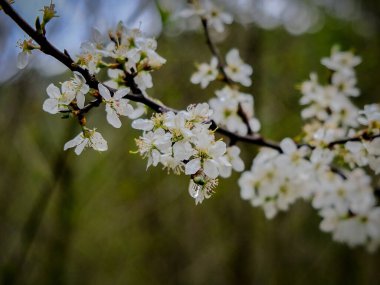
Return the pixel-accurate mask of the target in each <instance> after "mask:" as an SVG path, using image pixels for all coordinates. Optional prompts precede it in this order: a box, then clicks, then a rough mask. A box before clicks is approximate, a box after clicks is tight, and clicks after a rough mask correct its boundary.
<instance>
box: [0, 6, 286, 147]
mask: <svg viewBox="0 0 380 285" xmlns="http://www.w3.org/2000/svg"><path fill="white" fill-rule="evenodd" d="M0 6H1V7H3V10H4V12H5V13H6V14H7V15H8V16H9V17H10V18H11V19H12V20H13V21H14V22H15V23H16V24H17V25H18V26H19V27H20V28H21V29H22V30H24V31H25V32H26V33H27V34H28V35H29V36H30V37H31V38H32V39H34V40H35V41H36V42H37V43H38V44H39V45H40V50H41V51H42V52H43V53H45V54H47V55H50V56H52V57H53V58H55V59H56V60H58V61H60V62H61V63H63V64H64V65H65V66H67V68H69V69H70V70H71V71H73V72H74V71H77V72H79V73H80V74H81V75H82V76H83V77H84V78H85V80H86V82H87V84H88V85H89V86H90V87H91V88H93V89H96V90H98V85H99V83H100V82H99V81H98V80H97V79H96V78H95V76H93V75H91V74H90V73H89V71H88V70H87V69H84V68H82V67H80V66H79V65H78V64H76V63H75V62H74V61H73V60H72V58H71V57H70V55H69V54H68V52H67V51H66V50H65V51H64V52H61V51H59V50H58V49H57V48H56V47H55V46H53V45H52V44H51V43H50V42H49V41H48V40H47V38H46V37H45V35H43V34H39V33H38V32H37V31H36V30H35V29H33V28H32V27H31V26H30V25H29V24H28V23H27V22H26V21H25V20H24V19H23V18H22V17H21V16H20V15H19V14H18V13H17V12H16V11H15V10H14V9H13V8H12V7H11V6H10V5H9V4H8V2H7V1H6V0H0ZM207 34H208V33H207ZM210 43H211V45H212V42H211V41H210ZM221 67H222V69H223V66H221ZM226 78H228V77H227V76H226ZM107 88H108V89H109V90H110V91H111V93H112V94H113V93H115V92H116V90H115V89H114V88H110V87H108V86H107ZM135 92H136V93H132V92H130V93H129V94H127V95H125V96H124V98H126V99H129V100H131V101H134V102H139V103H142V104H144V105H146V106H148V107H149V108H151V109H152V110H154V111H155V112H158V113H164V112H168V111H174V112H177V111H176V110H174V109H172V108H170V107H167V106H165V105H163V104H160V103H157V102H156V101H154V100H153V99H151V98H149V97H147V96H145V95H143V94H142V92H141V90H140V89H138V88H135ZM101 103H102V98H101V97H100V96H98V97H97V98H96V99H95V100H93V101H91V102H89V103H88V104H87V105H86V106H85V107H84V108H82V109H80V110H78V113H77V115H78V116H83V115H84V114H86V113H88V112H89V111H90V110H91V109H92V108H94V107H98V106H100V104H101ZM64 112H69V111H64ZM211 127H212V128H213V129H215V130H216V132H218V133H220V134H222V135H225V136H227V137H229V138H230V139H231V140H232V141H235V142H236V141H241V142H246V143H251V144H255V145H258V146H265V147H269V148H273V149H276V150H279V151H280V150H281V149H280V147H279V146H278V144H276V143H274V142H271V141H270V140H267V139H264V138H263V137H261V136H259V135H252V136H241V135H238V134H235V133H233V132H230V131H228V130H227V129H225V128H222V127H218V126H217V125H216V124H215V122H212V125H211Z"/></svg>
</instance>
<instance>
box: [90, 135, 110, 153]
mask: <svg viewBox="0 0 380 285" xmlns="http://www.w3.org/2000/svg"><path fill="white" fill-rule="evenodd" d="M91 143H92V148H93V149H94V150H97V151H106V150H107V149H108V144H107V141H106V140H105V139H104V138H103V136H102V135H101V134H100V133H98V132H95V133H94V134H93V135H92V136H91Z"/></svg>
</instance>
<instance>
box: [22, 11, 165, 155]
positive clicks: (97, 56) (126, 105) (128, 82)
mask: <svg viewBox="0 0 380 285" xmlns="http://www.w3.org/2000/svg"><path fill="white" fill-rule="evenodd" d="M53 8H54V7H53ZM26 43H27V44H24V46H25V48H24V49H25V50H26V52H27V51H29V50H28V49H27V48H26V47H29V46H31V42H29V41H28V42H26ZM156 47H157V43H156V41H155V40H154V39H151V38H146V37H144V36H143V34H142V33H141V31H140V30H138V29H128V28H126V27H125V26H124V25H123V24H122V23H119V24H118V26H117V28H116V31H110V32H109V37H108V40H106V37H104V36H103V35H101V34H100V32H99V31H97V30H94V41H92V42H90V41H89V42H85V43H83V44H82V46H81V49H82V53H81V54H80V55H79V56H78V60H77V64H79V65H80V66H81V67H83V68H86V69H87V70H88V71H89V73H90V74H95V73H98V72H100V70H101V69H103V68H106V70H107V74H108V76H109V80H108V81H106V82H105V83H104V84H98V86H97V88H96V89H91V88H90V87H89V85H88V84H87V82H86V80H85V78H84V77H83V75H82V74H81V73H79V72H77V71H75V72H74V73H73V78H71V79H70V80H67V81H65V82H63V83H62V84H61V87H60V88H59V87H57V86H56V85H54V84H50V85H49V86H48V88H47V90H46V91H47V94H48V96H49V98H48V99H46V100H45V102H44V103H43V110H44V111H46V112H48V113H51V114H57V113H66V114H71V115H73V116H77V117H78V119H79V121H80V123H81V125H82V132H81V133H80V134H79V135H78V136H77V137H75V138H74V139H73V140H71V141H69V142H68V143H66V144H65V146H64V149H65V150H66V149H68V148H73V147H75V153H76V154H78V155H79V154H80V153H81V152H82V151H83V149H84V148H85V147H90V148H93V149H95V150H98V151H105V150H107V143H106V141H105V140H104V139H103V137H102V136H101V134H100V133H98V132H96V131H95V129H93V130H91V129H88V128H87V127H86V126H85V125H86V120H85V119H84V118H83V113H82V111H83V110H84V109H85V107H86V100H87V102H89V101H88V100H89V97H90V96H92V97H93V98H95V99H96V100H98V101H99V103H104V105H105V111H106V113H107V116H106V118H107V121H108V123H109V124H111V125H112V126H113V127H115V128H120V127H121V124H122V123H121V120H120V117H121V116H126V117H129V118H130V119H137V118H138V117H140V116H141V115H143V114H144V113H145V106H144V105H143V104H140V103H137V104H136V103H133V104H134V105H132V102H130V101H129V100H128V99H126V98H125V97H126V96H127V95H128V94H130V93H131V91H136V90H137V92H140V94H142V93H144V94H146V93H145V89H146V88H149V87H152V86H153V84H152V78H151V74H150V73H151V72H152V71H153V70H155V69H158V68H159V67H160V66H161V65H162V64H164V63H165V61H166V60H165V59H164V58H162V57H161V56H159V55H158V54H157V53H156V51H155V50H156ZM23 57H24V56H23Z"/></svg>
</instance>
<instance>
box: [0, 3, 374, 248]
mask: <svg viewBox="0 0 380 285" xmlns="http://www.w3.org/2000/svg"><path fill="white" fill-rule="evenodd" d="M0 5H1V6H2V8H3V9H4V12H5V13H7V14H8V15H9V16H10V17H11V18H12V19H13V20H14V21H15V22H16V23H17V24H18V25H20V27H21V28H22V29H24V30H25V31H26V32H27V33H28V35H29V36H30V37H31V38H32V39H34V40H35V41H36V43H37V44H39V45H41V50H42V51H43V52H45V53H47V54H50V55H52V56H53V57H55V58H56V59H58V60H59V61H61V62H62V63H64V64H65V65H66V66H67V67H68V68H69V69H70V70H72V71H73V72H77V73H74V77H73V78H72V79H70V80H69V81H66V82H64V83H62V85H61V88H58V87H57V86H55V85H52V84H51V85H49V87H48V89H47V93H48V95H49V98H48V99H47V100H45V102H44V107H43V108H44V109H46V111H48V112H50V113H54V114H55V113H58V112H71V113H72V114H73V115H74V116H77V117H78V119H79V121H80V123H81V126H82V132H81V133H80V134H78V135H77V136H76V137H75V138H74V139H72V140H70V141H69V142H67V143H66V144H65V146H64V149H65V150H66V149H68V148H75V150H74V151H75V153H77V154H78V155H79V154H80V153H81V152H82V151H83V150H84V149H85V148H93V149H95V150H97V151H105V150H107V148H108V146H107V142H106V141H105V140H104V138H103V137H102V135H101V134H100V133H98V132H97V131H96V129H95V128H93V129H89V128H87V127H86V124H85V123H86V120H85V117H84V114H86V113H87V112H89V111H90V110H91V109H92V108H93V107H97V106H100V105H101V104H102V103H104V104H105V105H106V111H107V113H109V112H112V114H111V116H112V117H113V119H111V121H112V123H113V124H115V122H116V121H117V120H120V119H119V116H120V115H124V114H128V115H127V116H128V117H130V118H133V119H135V118H137V117H138V116H139V115H141V114H142V112H141V111H140V110H141V109H140V110H138V108H136V109H134V110H133V112H132V113H130V111H131V109H130V108H129V107H128V106H127V104H129V102H126V101H123V100H124V99H131V100H132V99H133V100H134V101H136V102H139V103H143V104H145V105H147V106H149V107H151V108H152V109H153V110H154V111H156V112H158V113H156V114H154V115H153V116H152V117H151V119H138V120H135V121H134V122H133V123H132V125H133V127H134V128H136V129H140V130H142V131H143V134H142V136H140V137H139V138H138V139H136V143H137V145H138V152H139V153H140V154H141V155H142V156H143V157H145V158H148V167H149V166H151V165H153V166H157V165H158V164H161V165H162V166H163V168H166V169H167V170H168V171H173V172H174V173H176V174H181V173H184V174H186V175H188V176H189V177H190V185H189V193H190V195H191V196H192V197H193V198H194V199H195V202H196V203H201V202H202V201H203V200H204V199H207V198H209V197H210V196H211V195H212V194H213V193H214V192H215V187H216V185H217V184H218V178H219V177H228V176H229V175H231V170H232V169H234V170H236V171H242V170H243V169H244V164H243V162H242V160H241V159H240V157H239V153H240V149H239V148H238V147H237V146H235V145H232V146H230V147H227V145H226V144H225V143H224V142H223V141H220V140H217V139H216V137H215V134H214V133H215V132H216V131H218V132H220V133H221V134H224V135H226V136H228V137H229V138H231V141H232V144H233V143H235V142H236V141H244V142H249V143H253V144H256V145H260V146H266V147H269V148H270V150H267V149H261V150H260V152H259V155H258V156H257V157H256V158H255V159H254V162H253V166H252V169H251V171H247V172H244V173H243V175H242V177H241V179H240V180H239V184H240V186H241V195H242V198H243V199H247V200H250V201H251V202H252V204H253V205H255V206H262V207H263V208H264V211H265V214H266V216H267V217H268V218H271V217H274V216H275V215H276V214H277V213H278V212H279V211H283V210H287V209H288V208H289V207H290V205H291V204H293V203H294V202H295V201H297V200H298V199H305V200H307V201H310V202H311V204H312V206H313V207H314V208H315V209H316V210H317V211H318V212H319V214H320V215H321V217H322V222H321V226H320V227H321V229H322V230H323V231H327V232H331V233H332V235H333V238H334V239H335V240H337V241H340V242H345V243H347V244H349V245H350V246H357V245H366V246H367V247H368V248H369V249H371V250H372V249H374V248H376V246H379V245H380V233H379V231H380V230H379V229H380V226H379V224H380V223H379V219H380V210H379V208H380V207H379V205H378V201H377V199H376V197H375V196H374V189H373V185H374V183H375V182H374V181H372V179H371V175H376V174H378V173H379V165H380V159H379V157H380V154H379V151H378V149H379V144H380V139H379V126H380V121H379V117H380V115H379V107H378V105H375V104H374V105H368V106H366V107H365V108H364V110H362V111H359V110H358V109H357V108H356V107H355V106H354V105H353V104H352V103H351V101H350V98H351V97H356V96H358V95H359V94H360V92H359V90H358V89H357V88H356V78H355V72H354V70H353V68H354V67H355V66H356V65H357V64H359V63H360V61H361V60H360V58H358V57H357V56H355V55H353V54H350V53H347V52H340V51H336V50H333V52H332V55H331V57H330V58H327V59H325V60H322V64H324V65H325V66H326V67H328V68H329V69H330V70H331V71H332V76H331V82H330V83H329V84H328V85H326V86H322V85H320V84H319V83H318V80H317V78H316V76H314V75H312V76H311V80H310V81H309V82H307V83H305V84H304V85H302V88H301V90H302V93H303V95H304V98H303V99H302V102H301V103H302V104H304V105H307V107H306V108H310V110H308V111H304V113H303V117H304V119H306V120H307V124H306V126H305V135H304V136H303V137H301V138H300V140H299V141H298V142H299V144H296V142H295V141H293V140H291V139H290V138H287V139H284V140H282V141H281V143H280V144H276V143H271V142H268V141H267V140H265V139H264V138H262V137H261V136H259V135H258V134H253V133H252V132H251V131H250V130H249V129H250V128H251V127H252V128H253V126H251V125H250V123H249V119H251V118H253V108H251V106H252V105H253V100H248V99H246V98H247V97H246V96H244V94H243V93H242V92H240V91H239V89H238V88H239V85H238V83H240V84H242V85H243V86H244V85H245V86H248V85H250V84H251V83H247V80H246V79H247V78H248V79H249V80H250V78H249V76H250V75H251V73H252V69H251V68H249V67H244V68H241V70H242V72H241V70H240V71H239V69H237V71H236V70H235V72H236V74H238V76H237V78H238V79H236V78H235V79H233V78H232V77H233V76H232V75H231V74H230V75H228V74H227V73H228V72H226V70H225V67H226V65H225V64H224V63H223V62H222V60H221V57H219V56H218V54H217V53H216V52H215V50H216V49H215V46H214V45H213V43H212V42H211V41H210V38H209V37H208V36H209V34H208V30H207V29H206V36H207V37H208V44H209V47H210V49H211V50H212V53H213V55H214V56H215V57H216V58H217V60H218V62H217V64H218V65H217V67H218V71H219V73H220V74H219V75H222V81H224V82H225V83H226V84H227V86H226V88H227V87H229V88H230V89H231V90H233V91H237V92H236V94H235V95H233V96H232V97H237V98H240V99H239V100H238V101H239V103H238V104H237V105H238V111H237V112H238V114H239V113H240V114H242V115H241V119H242V121H243V122H244V123H245V124H246V126H247V135H241V134H239V131H238V130H239V129H240V127H239V128H236V126H235V125H236V124H232V125H233V126H234V128H236V130H235V132H231V131H230V130H228V129H227V128H224V127H223V122H222V121H220V123H219V125H220V127H219V128H218V126H217V124H216V123H215V121H212V120H211V119H212V118H213V116H214V114H215V113H216V112H215V110H214V111H212V110H211V109H210V108H209V106H208V104H206V103H205V104H199V105H191V106H190V107H189V108H188V109H187V110H186V111H180V112H175V111H174V110H171V109H170V108H169V107H166V106H164V105H163V104H161V103H159V102H157V101H156V100H154V99H151V98H149V97H148V96H147V95H146V92H145V89H147V88H149V87H148V85H150V83H151V80H150V79H151V78H150V72H151V71H153V70H155V69H156V68H158V67H160V66H161V65H162V64H163V63H164V60H163V59H162V58H161V57H160V56H158V54H157V53H156V52H155V50H156V42H155V40H153V39H146V38H144V37H143V36H141V34H140V33H139V32H138V31H137V30H129V29H127V28H125V27H124V26H123V25H119V26H118V28H117V29H116V31H115V32H114V33H112V32H111V33H110V35H109V39H108V40H107V39H104V37H97V39H95V41H94V42H88V43H86V44H84V45H82V46H83V51H84V53H83V54H82V55H80V56H79V57H78V61H77V62H73V61H72V59H71V57H70V56H69V54H68V53H67V52H63V53H62V52H60V51H59V50H58V49H56V48H55V47H54V46H52V45H51V44H50V42H48V41H47V39H46V38H45V35H44V34H42V35H41V33H39V31H38V29H37V30H36V29H33V28H32V27H30V26H29V25H28V24H27V23H26V22H25V21H24V20H23V19H22V18H21V17H20V16H19V15H18V14H17V13H15V11H14V10H13V9H12V7H10V6H9V4H8V3H7V1H5V0H0ZM201 18H202V23H203V24H204V27H206V28H207V27H208V24H207V21H208V20H207V19H205V18H204V17H201ZM140 40H141V41H140ZM233 55H234V56H232V58H233V60H231V63H229V62H228V60H227V65H232V66H233V64H236V63H238V65H239V66H240V67H241V66H244V64H245V63H244V62H243V61H242V60H241V59H240V56H239V53H238V52H236V51H235V52H234V53H233ZM103 68H106V69H108V70H107V74H108V75H109V79H110V80H109V82H110V83H111V82H114V87H112V86H109V87H110V88H107V87H104V88H105V89H107V90H108V91H109V94H108V91H104V90H103V91H101V89H102V87H100V86H103V85H99V81H97V79H96V78H95V77H94V76H93V75H94V74H95V73H98V72H99V71H100V70H101V69H103ZM110 70H113V72H110ZM231 72H232V71H231ZM236 74H235V75H236ZM230 77H231V78H230ZM138 80H140V81H142V83H141V82H140V83H138ZM235 83H236V84H235ZM144 84H145V86H144ZM126 88H130V91H131V92H130V93H128V94H126V93H127V92H126V90H125V89H126ZM144 88H145V89H144ZM99 89H100V90H99ZM222 90H223V89H222ZM118 92H119V93H118ZM230 93H232V92H230ZM87 94H89V95H90V96H93V97H95V100H92V101H88V97H89V96H88V95H87ZM230 95H231V94H230ZM217 97H223V96H218V95H217ZM219 99H220V98H219ZM235 99H236V98H235ZM228 100H232V99H231V98H229V99H228ZM86 101H87V105H86ZM326 102H327V103H326ZM82 103H83V104H82ZM210 104H211V103H210ZM218 104H221V103H220V102H217V105H218ZM329 104H330V106H328V105H329ZM83 105H84V106H83ZM82 106H83V107H82ZM122 106H123V107H122ZM119 107H122V110H128V112H122V111H121V109H119ZM137 110H138V111H137ZM234 112H235V111H234ZM305 113H306V114H308V115H305ZM310 114H311V115H310ZM115 115H116V116H115ZM116 117H117V120H116V119H115V118H116ZM214 120H215V119H214ZM118 123H119V121H117V123H116V125H117V124H118ZM226 126H227V124H226ZM210 128H212V129H213V130H210ZM241 132H242V133H245V131H241ZM367 166H368V168H367ZM363 167H364V168H363ZM366 171H367V172H366ZM371 171H372V172H373V173H372V172H371Z"/></svg>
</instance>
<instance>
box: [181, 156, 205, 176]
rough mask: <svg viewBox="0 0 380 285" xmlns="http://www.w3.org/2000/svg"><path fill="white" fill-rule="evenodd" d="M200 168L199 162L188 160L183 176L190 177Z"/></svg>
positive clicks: (197, 160)
mask: <svg viewBox="0 0 380 285" xmlns="http://www.w3.org/2000/svg"><path fill="white" fill-rule="evenodd" d="M200 168H201V160H200V159H199V158H195V159H193V160H190V161H189V162H188V163H187V164H186V166H185V174H186V175H190V174H194V173H196V172H197V171H198V170H199V169H200Z"/></svg>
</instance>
